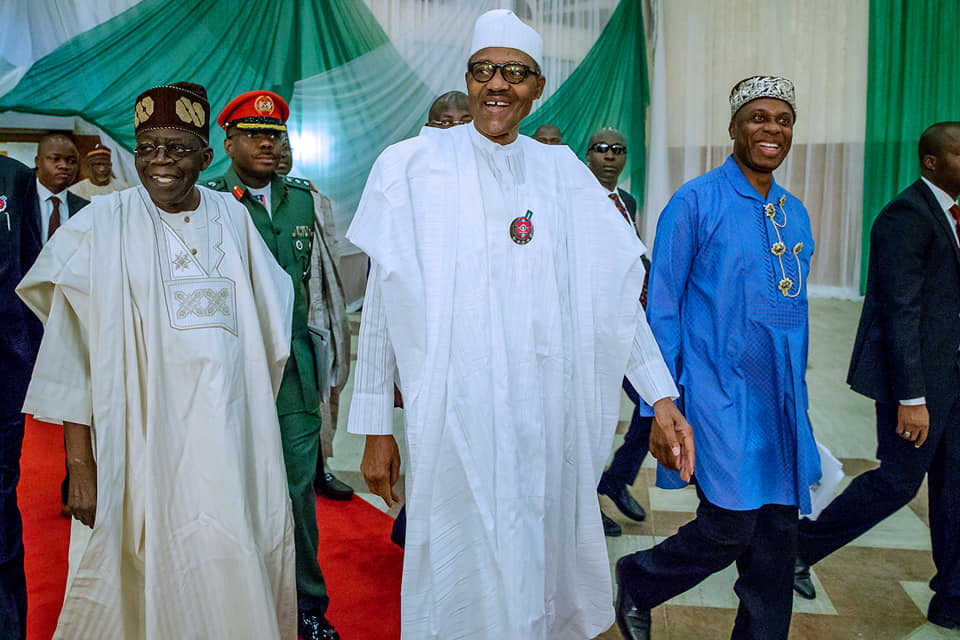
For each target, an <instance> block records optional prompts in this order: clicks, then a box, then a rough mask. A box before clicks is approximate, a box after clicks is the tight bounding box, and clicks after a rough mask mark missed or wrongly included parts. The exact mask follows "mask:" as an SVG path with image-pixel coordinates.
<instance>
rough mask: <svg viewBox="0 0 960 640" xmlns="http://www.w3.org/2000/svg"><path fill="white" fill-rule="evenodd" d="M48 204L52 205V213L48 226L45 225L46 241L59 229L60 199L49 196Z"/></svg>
mask: <svg viewBox="0 0 960 640" xmlns="http://www.w3.org/2000/svg"><path fill="white" fill-rule="evenodd" d="M50 204H52V205H53V213H51V214H50V224H48V225H47V240H49V239H50V237H51V236H52V235H53V232H54V231H56V230H57V229H59V228H60V198H58V197H57V196H50Z"/></svg>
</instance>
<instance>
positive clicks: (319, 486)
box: [313, 472, 353, 500]
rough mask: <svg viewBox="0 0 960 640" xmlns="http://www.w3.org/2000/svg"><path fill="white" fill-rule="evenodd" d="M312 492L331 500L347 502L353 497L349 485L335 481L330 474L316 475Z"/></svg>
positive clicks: (334, 477)
mask: <svg viewBox="0 0 960 640" xmlns="http://www.w3.org/2000/svg"><path fill="white" fill-rule="evenodd" d="M313 488H314V490H315V491H316V492H317V493H319V494H321V495H323V496H326V497H327V498H330V499H331V500H349V499H351V498H352V497H353V489H352V488H351V487H350V485H348V484H346V483H344V482H341V481H339V480H337V478H336V476H334V475H333V474H332V473H329V472H328V473H324V474H322V475H318V476H317V477H316V479H315V480H314V481H313Z"/></svg>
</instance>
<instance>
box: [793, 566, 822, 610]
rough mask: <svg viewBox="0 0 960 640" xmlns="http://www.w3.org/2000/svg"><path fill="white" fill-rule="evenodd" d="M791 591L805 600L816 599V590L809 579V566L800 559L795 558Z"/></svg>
mask: <svg viewBox="0 0 960 640" xmlns="http://www.w3.org/2000/svg"><path fill="white" fill-rule="evenodd" d="M793 590H794V591H796V592H797V593H798V594H800V597H801V598H806V599H807V600H813V599H814V598H816V597H817V590H816V588H815V587H814V586H813V580H811V579H810V565H808V564H806V563H805V562H803V561H802V560H800V558H797V562H796V564H794V565H793Z"/></svg>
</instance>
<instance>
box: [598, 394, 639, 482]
mask: <svg viewBox="0 0 960 640" xmlns="http://www.w3.org/2000/svg"><path fill="white" fill-rule="evenodd" d="M623 390H624V391H626V392H627V397H629V398H630V401H631V402H633V405H634V406H633V415H632V416H631V417H630V428H629V429H627V434H626V435H625V436H624V437H623V444H622V445H620V448H619V449H617V451H616V452H615V453H614V454H613V460H612V461H611V462H610V466H609V467H607V469H606V471H604V472H603V475H602V476H600V484H599V485H598V486H597V492H598V493H606V491H607V490H608V489H614V488H616V487H622V486H624V485H631V484H633V481H634V480H636V479H637V474H638V473H640V467H641V465H643V459H644V458H645V457H646V455H647V451H648V450H649V449H650V424H651V423H652V422H653V418H648V417H646V416H641V415H640V404H641V403H642V402H643V401H642V400H641V399H640V395H639V394H638V393H637V390H636V389H634V388H633V385H632V384H630V381H629V380H627V379H626V378H624V379H623Z"/></svg>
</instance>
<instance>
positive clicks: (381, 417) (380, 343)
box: [347, 262, 397, 435]
mask: <svg viewBox="0 0 960 640" xmlns="http://www.w3.org/2000/svg"><path fill="white" fill-rule="evenodd" d="M380 278H381V273H380V267H379V266H378V265H377V263H375V262H374V263H372V264H371V267H370V275H369V278H368V279H367V291H366V294H365V295H364V298H363V313H362V314H361V316H360V334H359V337H358V341H357V368H356V372H355V374H354V380H353V397H352V398H351V400H350V419H349V421H348V423H347V431H349V432H350V433H359V434H365V435H390V434H392V433H393V381H394V378H395V375H396V370H397V362H396V357H395V356H394V352H393V344H392V343H391V342H390V334H389V332H388V330H387V316H386V314H385V313H384V309H383V296H382V294H381V291H380Z"/></svg>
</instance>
